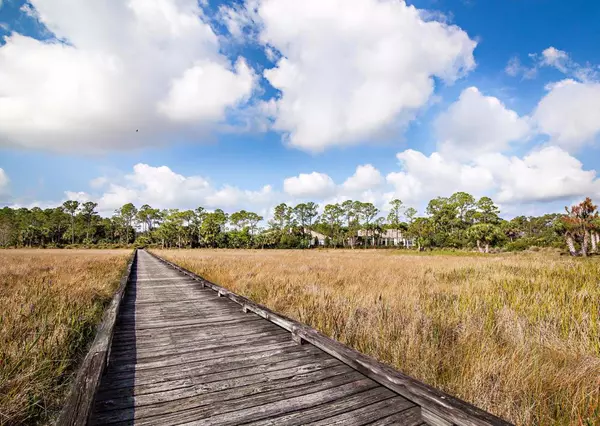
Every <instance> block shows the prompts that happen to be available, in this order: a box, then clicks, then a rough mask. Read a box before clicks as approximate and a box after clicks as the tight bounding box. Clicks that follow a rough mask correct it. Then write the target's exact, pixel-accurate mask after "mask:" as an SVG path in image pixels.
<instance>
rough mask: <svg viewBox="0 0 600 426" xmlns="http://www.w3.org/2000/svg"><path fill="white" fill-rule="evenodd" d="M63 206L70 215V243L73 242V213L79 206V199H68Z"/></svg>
mask: <svg viewBox="0 0 600 426" xmlns="http://www.w3.org/2000/svg"><path fill="white" fill-rule="evenodd" d="M63 207H64V208H65V210H66V211H67V213H69V214H70V215H71V244H75V213H76V212H77V209H78V208H79V201H75V200H68V201H65V202H64V203H63Z"/></svg>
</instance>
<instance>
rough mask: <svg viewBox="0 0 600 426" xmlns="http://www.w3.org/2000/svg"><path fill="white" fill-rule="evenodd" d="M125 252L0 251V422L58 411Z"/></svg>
mask: <svg viewBox="0 0 600 426" xmlns="http://www.w3.org/2000/svg"><path fill="white" fill-rule="evenodd" d="M130 254H131V251H130V250H112V251H109V250H106V251H103V250H62V251H61V250H2V251H0V424H2V425H4V424H7V425H8V424H23V423H27V424H44V423H48V422H50V421H51V420H52V418H53V417H54V416H55V415H56V413H57V412H58V410H60V408H61V405H62V403H63V401H64V397H65V395H66V392H67V391H68V387H69V379H70V376H71V373H72V372H73V370H74V367H76V363H77V362H78V361H79V360H80V359H82V357H83V355H84V353H85V349H86V346H87V344H88V343H89V342H90V340H91V339H93V335H94V331H95V330H94V329H95V325H96V324H97V323H98V322H99V320H100V318H101V316H102V312H103V309H104V307H105V305H106V304H107V302H108V301H109V300H110V299H111V296H112V293H113V292H114V290H115V289H116V288H117V286H118V284H119V278H120V276H121V274H122V273H123V271H124V269H125V266H126V264H127V259H128V258H129V255H130Z"/></svg>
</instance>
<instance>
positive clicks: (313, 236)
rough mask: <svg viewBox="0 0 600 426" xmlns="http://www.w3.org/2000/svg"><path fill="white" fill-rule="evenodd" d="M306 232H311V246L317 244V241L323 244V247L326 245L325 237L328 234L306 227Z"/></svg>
mask: <svg viewBox="0 0 600 426" xmlns="http://www.w3.org/2000/svg"><path fill="white" fill-rule="evenodd" d="M304 232H306V233H307V234H309V233H310V245H311V246H314V245H315V241H318V242H319V246H321V247H324V246H325V239H326V238H327V236H326V235H323V234H321V233H320V232H316V231H313V230H312V229H305V230H304Z"/></svg>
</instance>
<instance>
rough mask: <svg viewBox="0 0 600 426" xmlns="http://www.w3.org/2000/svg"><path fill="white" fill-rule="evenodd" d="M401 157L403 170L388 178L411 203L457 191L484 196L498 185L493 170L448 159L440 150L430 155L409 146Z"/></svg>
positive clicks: (401, 195) (402, 198)
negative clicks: (495, 184)
mask: <svg viewBox="0 0 600 426" xmlns="http://www.w3.org/2000/svg"><path fill="white" fill-rule="evenodd" d="M397 158H398V160H399V161H400V167H401V169H402V171H400V172H392V173H389V174H388V175H387V176H386V180H387V181H388V183H390V184H391V185H392V186H393V187H394V195H395V196H396V197H398V198H400V199H401V200H403V201H407V202H409V203H414V202H420V201H425V200H428V199H429V198H431V197H437V196H449V195H451V194H452V193H454V192H456V191H466V192H470V193H473V194H475V195H482V194H484V193H486V192H487V191H488V190H489V189H490V188H492V187H493V185H494V181H493V177H492V174H491V173H490V171H489V170H487V169H485V168H483V167H479V166H477V165H470V164H462V163H460V162H458V161H455V160H451V159H447V158H445V157H444V156H442V155H441V154H440V153H438V152H434V153H432V154H431V155H430V156H426V155H425V154H423V153H421V152H419V151H414V150H412V149H409V150H406V151H403V152H400V153H398V155H397Z"/></svg>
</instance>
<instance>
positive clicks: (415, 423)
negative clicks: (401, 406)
mask: <svg viewBox="0 0 600 426" xmlns="http://www.w3.org/2000/svg"><path fill="white" fill-rule="evenodd" d="M422 424H423V419H422V417H421V407H418V406H415V407H412V408H409V409H408V410H404V411H402V412H400V413H395V414H392V415H391V416H388V417H385V418H383V419H379V420H376V421H374V422H373V423H369V426H388V425H405V426H421V425H422Z"/></svg>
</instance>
